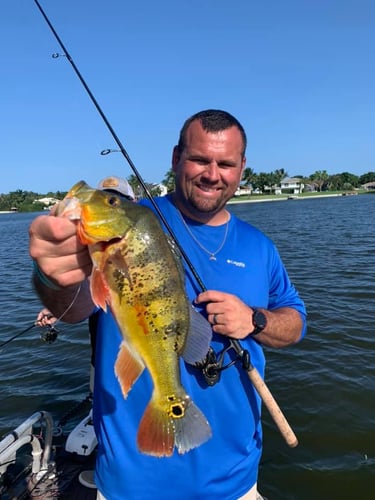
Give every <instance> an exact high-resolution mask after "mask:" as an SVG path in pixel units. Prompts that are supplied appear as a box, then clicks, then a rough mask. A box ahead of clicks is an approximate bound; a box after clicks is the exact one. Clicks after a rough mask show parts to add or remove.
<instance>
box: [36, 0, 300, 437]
mask: <svg viewBox="0 0 375 500" xmlns="http://www.w3.org/2000/svg"><path fill="white" fill-rule="evenodd" d="M34 3H35V4H36V6H37V7H38V9H39V11H40V13H41V14H42V16H43V18H44V20H45V21H46V23H47V25H48V27H49V28H50V30H51V31H52V33H53V35H54V37H55V38H56V40H57V43H58V44H59V45H60V47H61V49H62V51H63V55H64V56H65V57H66V58H67V60H68V61H69V63H70V64H71V66H72V68H73V71H74V72H75V74H76V75H77V77H78V79H79V80H80V82H81V83H82V85H83V87H84V89H85V90H86V92H87V94H88V96H89V97H90V99H91V101H92V103H93V104H94V106H95V108H96V110H97V111H98V113H99V115H100V116H101V118H102V120H103V121H104V123H105V125H106V126H107V128H108V130H109V132H110V134H111V135H112V137H113V139H114V141H115V142H116V144H117V146H118V147H119V150H120V152H121V154H122V155H123V157H124V158H125V160H126V161H127V163H128V165H129V166H130V168H131V169H132V171H133V173H134V175H135V176H136V178H137V180H138V181H139V183H140V185H141V186H142V188H143V190H144V192H145V193H146V196H147V198H148V199H149V200H150V202H151V204H152V206H153V208H154V209H155V212H156V213H157V214H158V216H159V218H160V220H161V221H162V223H163V224H164V226H165V227H166V229H167V231H168V233H169V234H170V236H171V237H172V239H173V241H174V243H175V245H176V247H177V248H178V250H179V252H180V253H181V256H182V257H183V259H184V261H185V263H186V265H187V266H188V267H189V269H190V271H191V273H192V274H193V276H194V278H195V279H196V281H197V283H198V285H199V287H200V288H201V290H202V291H203V292H204V291H207V288H206V286H205V284H204V282H203V281H202V279H201V277H200V275H199V274H198V272H197V270H196V269H195V267H194V265H193V263H192V262H191V260H190V258H189V256H188V255H187V254H186V252H185V250H184V249H183V248H182V246H181V245H180V243H179V241H178V238H177V236H176V235H175V233H174V231H173V229H172V228H171V226H170V224H169V223H168V221H167V220H166V218H165V216H164V214H163V213H162V211H161V210H160V208H159V207H158V205H157V203H156V201H155V200H154V198H153V197H152V195H151V193H150V191H149V189H148V187H147V186H146V184H145V182H144V180H143V178H142V176H141V174H140V173H139V172H138V170H137V168H136V166H135V165H134V163H133V161H132V159H131V158H130V156H129V154H128V152H127V151H126V149H125V147H124V146H123V144H122V142H121V141H120V139H119V137H118V136H117V134H116V132H115V130H114V129H113V127H112V125H111V124H110V122H109V120H108V118H107V117H106V115H105V114H104V112H103V110H102V108H101V107H100V106H99V103H98V101H97V100H96V99H95V97H94V95H93V93H92V92H91V90H90V88H89V86H88V85H87V83H86V81H85V80H84V78H83V76H82V75H81V73H80V71H79V69H78V67H77V66H76V64H75V63H74V61H73V59H72V57H71V55H70V53H69V52H68V50H67V48H66V47H65V45H64V43H63V42H62V40H61V38H60V37H59V35H58V34H57V32H56V30H55V28H54V27H53V25H52V23H51V22H50V20H49V19H48V17H47V15H46V13H45V12H44V10H43V8H42V7H41V5H40V3H39V1H38V0H34ZM53 57H54V58H57V57H59V54H54V55H53ZM229 342H230V346H231V347H233V349H234V351H235V352H236V354H237V356H238V358H239V359H241V360H242V366H243V368H244V369H245V370H246V371H247V374H248V376H249V379H250V380H251V382H252V384H253V385H254V387H255V389H256V390H257V392H258V394H259V396H260V397H261V399H262V401H263V402H264V404H265V406H266V407H267V409H268V411H269V412H270V414H271V416H272V418H273V419H274V422H275V424H276V425H277V426H278V428H279V430H280V432H281V434H282V435H283V437H284V439H285V440H286V442H287V443H288V445H289V446H291V447H295V446H297V444H298V440H297V438H296V436H295V434H294V432H293V431H292V429H291V427H290V426H289V424H288V422H287V420H286V418H285V417H284V415H283V414H282V412H281V410H280V408H279V406H278V404H277V402H276V401H275V399H274V398H273V396H272V394H271V393H270V391H269V389H268V388H267V386H266V384H265V382H264V381H263V379H262V377H261V376H260V375H259V373H258V371H257V369H256V368H255V367H254V366H253V365H252V364H251V362H250V356H249V353H248V351H246V350H244V349H243V348H242V346H241V344H240V342H239V341H238V340H236V339H229ZM212 368H214V363H213V364H212Z"/></svg>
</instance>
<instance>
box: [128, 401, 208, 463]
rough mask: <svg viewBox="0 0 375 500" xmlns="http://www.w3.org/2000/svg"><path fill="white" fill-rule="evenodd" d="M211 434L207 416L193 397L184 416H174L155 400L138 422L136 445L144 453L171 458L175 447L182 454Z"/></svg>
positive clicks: (186, 407) (205, 439)
mask: <svg viewBox="0 0 375 500" xmlns="http://www.w3.org/2000/svg"><path fill="white" fill-rule="evenodd" d="M211 435H212V433H211V428H210V425H209V423H208V422H207V419H206V417H205V416H204V415H203V413H202V412H201V410H200V409H199V408H198V407H197V406H196V405H195V404H194V403H193V401H191V399H190V398H188V400H187V405H186V406H185V408H184V412H183V416H181V417H172V416H171V415H169V414H168V412H166V411H165V409H164V408H162V407H161V406H159V405H156V404H155V401H154V399H152V400H151V401H150V403H149V405H148V406H147V408H146V410H145V413H144V415H143V417H142V420H141V423H140V425H139V429H138V437H137V444H138V448H139V450H140V451H141V452H142V453H146V454H148V455H153V456H157V457H163V456H165V457H169V456H171V455H172V454H173V450H174V447H176V448H177V451H178V453H179V454H183V453H186V452H187V451H189V450H191V449H192V448H196V447H197V446H200V445H201V444H203V443H204V442H205V441H207V440H208V439H209V438H210V437H211Z"/></svg>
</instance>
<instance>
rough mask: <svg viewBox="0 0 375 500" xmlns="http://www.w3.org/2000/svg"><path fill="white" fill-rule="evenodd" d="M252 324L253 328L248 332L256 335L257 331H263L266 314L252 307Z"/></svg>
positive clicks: (265, 323)
mask: <svg viewBox="0 0 375 500" xmlns="http://www.w3.org/2000/svg"><path fill="white" fill-rule="evenodd" d="M253 325H254V330H253V331H252V332H251V333H250V335H258V333H260V332H261V331H263V330H264V329H265V328H266V326H267V318H266V315H265V314H263V313H262V311H260V310H259V309H253Z"/></svg>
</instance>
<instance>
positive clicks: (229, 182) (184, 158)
mask: <svg viewBox="0 0 375 500" xmlns="http://www.w3.org/2000/svg"><path fill="white" fill-rule="evenodd" d="M242 151H243V142H242V136H241V133H240V131H239V130H238V129H237V127H231V128H228V129H226V130H222V131H219V132H214V133H211V132H206V131H205V130H203V128H202V125H201V123H200V121H198V120H196V121H194V122H192V123H191V125H190V126H189V128H188V129H187V131H186V135H185V148H184V150H183V151H182V153H181V154H180V152H179V151H178V149H177V147H175V149H174V151H173V158H172V168H173V171H174V172H175V174H176V194H177V203H178V204H181V205H182V206H183V207H184V208H185V209H186V210H187V211H188V213H189V214H190V215H191V216H193V217H194V218H198V219H199V220H202V219H209V218H210V217H212V216H214V215H216V214H217V213H219V212H220V211H221V210H222V208H223V207H224V206H225V204H226V202H227V201H228V200H229V199H230V198H231V197H232V196H233V195H234V192H235V191H236V189H237V187H238V185H239V183H240V180H241V176H242V172H243V169H244V168H245V164H246V159H245V158H243V157H242Z"/></svg>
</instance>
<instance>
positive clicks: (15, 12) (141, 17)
mask: <svg viewBox="0 0 375 500" xmlns="http://www.w3.org/2000/svg"><path fill="white" fill-rule="evenodd" d="M40 3H41V5H42V7H43V8H44V10H45V11H46V14H47V15H48V17H49V18H50V21H51V22H52V24H53V25H54V27H55V29H56V30H57V32H58V34H59V36H60V38H61V39H62V41H63V43H64V44H65V46H66V48H67V49H68V51H69V53H70V55H71V56H72V58H73V60H74V62H75V64H76V65H77V66H78V68H79V70H80V72H81V74H82V75H83V77H84V79H85V80H86V82H87V84H88V86H89V87H90V89H91V91H92V92H93V94H94V95H95V97H96V99H97V101H98V102H99V104H100V106H101V107H102V109H103V111H104V113H105V114H106V116H107V118H108V119H109V121H110V122H111V124H112V126H113V128H114V130H115V131H116V133H117V135H118V137H119V138H120V140H121V142H122V143H123V145H124V146H125V148H126V149H127V151H128V153H129V155H130V157H131V158H132V160H133V162H134V163H135V165H136V167H137V169H138V170H139V172H140V173H141V175H142V176H143V178H144V179H145V181H146V182H159V181H161V180H162V179H163V177H164V175H165V173H166V172H167V171H168V169H169V168H170V164H171V151H172V148H173V146H174V144H175V143H176V141H177V138H178V133H179V130H180V128H181V125H182V123H183V121H184V120H185V119H186V118H187V117H188V116H190V115H192V114H193V113H195V112H196V111H199V110H201V109H206V108H221V109H225V110H227V111H229V112H231V113H233V114H234V115H235V116H236V117H237V118H238V119H239V120H240V121H241V122H242V124H243V125H244V127H245V129H246V131H247V135H248V143H249V145H248V150H247V162H248V163H247V165H248V166H249V167H251V168H253V170H254V171H255V172H258V173H259V172H270V171H272V170H275V169H278V168H284V169H285V170H286V171H287V172H288V174H289V175H298V174H301V175H309V174H311V173H313V172H314V171H316V170H327V172H328V173H329V174H334V173H339V172H344V171H349V172H351V173H354V174H356V175H361V174H363V173H366V172H368V171H374V170H375V159H374V132H375V130H374V129H375V127H374V124H375V70H374V64H375V3H374V2H373V0H309V1H308V0H257V1H255V0H231V1H229V0H184V1H181V0H180V1H178V0H174V1H172V0H158V1H154V0H137V1H130V0H100V1H99V0H40ZM0 47H1V49H0V51H1V67H0V82H1V84H0V85H1V89H2V92H1V98H0V103H1V104H0V109H1V157H0V166H1V172H2V175H1V181H0V193H8V192H10V191H14V190H16V189H22V190H32V191H36V192H38V193H46V192H47V191H57V190H61V191H65V190H68V189H69V188H70V187H71V186H72V185H73V184H74V183H75V182H76V181H78V180H80V179H84V180H86V181H87V182H88V183H89V184H92V185H95V184H96V183H97V182H98V181H99V180H100V179H101V178H103V177H104V176H106V175H111V174H117V175H122V176H124V177H128V176H129V175H131V174H132V172H131V170H130V168H129V166H128V165H127V163H126V161H125V160H124V158H123V157H122V155H121V154H120V153H112V154H110V155H107V156H101V155H100V151H101V150H103V149H106V148H113V149H116V144H115V143H114V141H113V139H112V137H111V135H110V134H109V132H108V130H107V128H106V126H105V125H104V123H103V121H102V120H101V118H100V116H99V115H98V113H97V111H96V110H95V108H94V106H93V104H92V103H91V101H90V99H89V97H88V96H87V94H86V92H85V91H84V89H83V87H82V85H81V84H80V82H79V80H78V78H77V76H76V75H75V73H74V71H73V69H72V67H71V65H70V64H69V62H68V61H67V60H66V58H64V57H60V58H58V59H53V58H52V57H51V56H52V54H53V53H55V52H61V50H60V48H59V46H58V44H57V42H56V40H55V38H54V37H53V35H52V33H51V31H50V30H49V28H48V26H47V24H46V23H45V21H44V20H43V18H42V16H41V14H40V13H39V11H38V9H37V7H36V5H35V3H34V1H33V0H2V1H1V6H0Z"/></svg>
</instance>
